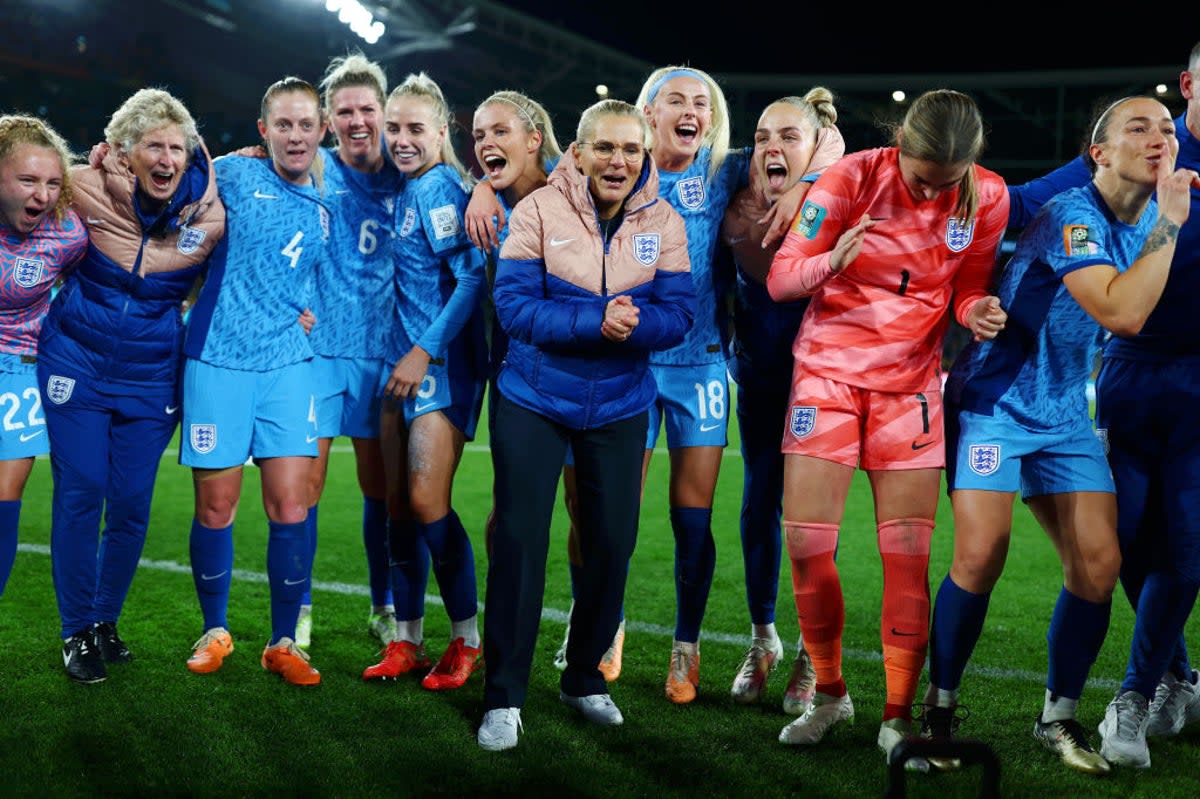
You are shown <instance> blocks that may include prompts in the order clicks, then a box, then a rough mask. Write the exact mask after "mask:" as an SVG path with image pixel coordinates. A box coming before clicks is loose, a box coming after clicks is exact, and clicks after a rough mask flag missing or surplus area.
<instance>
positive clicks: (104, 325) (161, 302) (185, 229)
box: [38, 145, 225, 391]
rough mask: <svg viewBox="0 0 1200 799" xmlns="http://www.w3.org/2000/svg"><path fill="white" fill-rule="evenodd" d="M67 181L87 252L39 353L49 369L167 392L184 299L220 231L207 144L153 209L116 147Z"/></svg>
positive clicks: (54, 308)
mask: <svg viewBox="0 0 1200 799" xmlns="http://www.w3.org/2000/svg"><path fill="white" fill-rule="evenodd" d="M72 179H73V181H74V190H75V199H74V208H75V210H76V212H77V213H78V214H79V216H80V217H81V218H83V220H84V222H85V224H86V225H87V228H88V237H89V244H88V250H87V255H86V256H84V259H83V261H82V262H81V263H80V265H79V268H78V269H76V270H75V272H73V273H72V274H71V276H70V277H69V278H68V279H67V282H66V284H65V285H64V286H63V288H62V290H61V291H60V292H59V293H58V296H57V297H56V298H55V300H54V303H53V304H52V305H51V306H50V312H49V314H48V315H47V317H46V322H45V324H44V325H43V327H42V334H41V338H40V341H39V345H38V350H39V352H38V357H39V359H41V360H43V361H45V362H48V363H49V364H52V369H53V371H54V372H55V373H56V374H63V375H67V376H70V377H74V378H82V379H85V380H88V381H89V382H93V383H100V384H102V385H105V386H107V387H108V389H109V390H111V391H138V390H146V389H150V390H155V389H167V390H173V389H174V387H175V384H176V381H177V378H178V375H179V366H180V350H181V346H182V342H183V322H182V311H181V307H182V303H183V301H184V299H185V298H186V297H187V295H188V293H189V292H190V291H191V289H192V287H193V286H194V285H195V283H196V280H197V278H198V277H199V275H200V271H201V268H202V265H203V264H204V261H205V259H206V258H207V257H208V254H209V253H210V252H211V251H212V249H213V247H214V246H216V243H217V242H218V241H219V240H220V239H221V236H222V235H223V234H224V232H225V208H224V206H222V205H221V200H220V199H219V198H218V196H217V183H216V177H215V175H214V173H213V171H212V165H211V163H210V160H209V156H208V152H207V151H206V150H205V149H204V147H203V145H201V146H200V147H198V148H196V151H195V152H194V153H193V155H192V158H191V160H190V162H189V164H188V166H187V168H186V170H185V172H184V175H183V177H182V179H181V180H180V184H179V188H178V189H177V190H176V192H175V196H174V197H173V198H172V199H171V201H170V202H169V203H168V204H167V207H166V208H165V209H163V211H162V212H161V213H159V214H157V215H153V216H152V215H148V214H145V213H143V212H142V210H141V208H140V207H139V206H138V204H137V200H136V192H137V185H136V180H135V178H134V176H133V173H131V172H130V171H129V170H128V169H127V168H126V167H125V166H124V164H123V163H122V162H121V160H120V158H119V156H118V154H117V153H116V152H115V151H114V152H112V153H110V154H109V155H108V156H107V157H106V158H105V159H104V162H103V164H102V165H101V168H100V169H93V168H91V167H88V166H83V167H78V168H76V169H75V170H73V171H72Z"/></svg>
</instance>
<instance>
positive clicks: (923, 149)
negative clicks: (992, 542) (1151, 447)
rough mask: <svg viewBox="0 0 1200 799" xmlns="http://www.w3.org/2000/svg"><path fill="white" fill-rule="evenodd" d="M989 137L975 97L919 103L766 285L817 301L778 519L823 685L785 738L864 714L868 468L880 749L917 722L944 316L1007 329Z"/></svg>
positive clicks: (792, 245)
mask: <svg viewBox="0 0 1200 799" xmlns="http://www.w3.org/2000/svg"><path fill="white" fill-rule="evenodd" d="M983 141H984V139H983V121H982V119H980V116H979V110H978V108H976V106H975V103H974V102H973V101H972V100H971V99H970V98H969V97H967V96H966V95H964V94H960V93H958V92H953V91H945V90H939V91H933V92H927V93H925V94H923V95H921V96H920V97H918V98H917V99H916V100H915V101H914V102H913V104H912V106H911V107H910V108H909V109H908V113H906V114H905V116H904V120H903V122H902V123H901V124H900V125H899V126H898V127H897V129H896V132H895V146H894V147H888V148H882V149H877V150H868V151H865V152H860V153H855V154H854V155H851V156H847V157H846V158H843V159H842V160H841V161H839V162H838V163H836V164H834V165H833V166H832V167H830V168H829V169H828V170H827V171H826V172H825V174H824V175H823V176H822V177H821V178H820V179H819V180H818V181H817V183H816V185H814V186H813V188H812V190H811V191H810V192H809V195H808V197H807V199H806V200H805V202H804V207H803V208H802V210H801V213H800V218H799V219H798V220H797V222H796V224H795V226H794V227H793V229H792V230H791V232H789V233H788V235H787V238H786V240H785V241H784V243H783V245H782V246H781V247H780V250H779V253H778V254H777V255H776V256H775V260H774V262H773V264H772V266H771V272H770V274H769V275H768V278H767V288H768V290H769V291H770V294H771V297H772V298H773V299H775V300H776V301H781V302H783V301H793V300H797V299H800V298H801V297H805V296H809V295H811V296H812V301H811V304H810V305H809V308H808V312H807V313H806V314H805V316H804V321H803V323H802V324H801V327H800V333H799V334H798V335H797V337H796V344H795V347H794V348H793V354H794V355H795V358H796V367H795V371H794V372H793V377H792V395H791V400H790V403H789V405H790V410H789V412H788V418H787V429H786V431H785V433H784V438H783V452H784V456H785V457H784V461H785V464H784V499H783V514H784V529H785V531H786V540H787V549H788V555H789V557H790V558H791V561H792V582H793V586H794V589H795V594H796V611H797V613H798V615H799V617H800V629H801V633H802V634H803V636H804V646H805V648H806V649H807V651H808V653H809V655H810V656H811V658H812V661H813V667H814V669H815V671H816V677H817V684H816V694H815V696H814V698H813V703H812V705H811V706H810V707H809V708H808V710H806V711H805V713H804V715H802V716H801V717H800V718H798V719H796V720H795V721H794V722H792V723H791V724H789V725H788V726H787V727H785V728H784V729H783V731H782V732H781V733H780V736H779V738H780V740H781V741H782V742H784V743H790V744H815V743H817V742H818V741H820V740H821V739H822V738H823V737H824V735H825V733H826V731H827V730H828V729H829V727H830V726H832V725H833V724H835V723H837V722H839V721H843V720H845V719H848V718H851V717H852V716H853V714H854V705H853V704H852V703H851V701H850V696H849V694H848V693H847V692H846V683H845V682H844V681H843V679H842V669H841V665H842V664H841V649H842V647H841V641H842V626H843V624H844V622H845V611H844V608H843V603H842V589H841V584H840V581H839V579H838V573H837V566H836V565H835V563H834V552H835V551H836V549H837V538H838V525H839V523H840V522H841V518H842V512H843V507H844V505H845V501H846V495H847V492H848V491H849V489H850V479H851V477H852V476H853V474H854V469H855V466H856V465H858V464H861V466H862V468H863V469H864V470H866V472H867V475H868V477H869V478H870V481H871V487H872V491H873V494H874V497H875V518H876V523H877V524H878V543H879V551H880V554H881V556H882V558H883V571H884V596H883V613H882V618H881V636H882V638H883V658H884V672H885V674H886V677H887V702H886V704H885V706H884V713H883V724H882V726H881V727H880V731H879V746H880V748H881V749H883V751H884V752H885V753H888V754H890V752H891V750H892V748H893V747H894V746H895V745H896V743H897V742H899V741H900V740H901V739H902V738H903V737H904V735H905V734H907V733H908V731H909V727H910V726H911V722H912V711H911V705H912V700H913V696H914V695H915V693H916V684H917V679H918V678H919V676H920V673H921V668H922V666H923V664H924V661H925V648H926V642H927V640H928V636H929V584H928V575H927V572H928V568H929V542H930V539H931V537H932V534H933V525H934V521H933V520H934V513H935V511H936V509H937V499H938V487H939V483H940V480H941V474H940V469H941V468H942V466H943V465H944V463H945V452H944V448H943V441H942V421H941V420H942V413H941V378H940V374H939V368H938V367H939V363H940V361H941V354H942V340H943V338H944V336H945V332H946V327H947V325H948V323H949V319H948V317H947V314H946V310H947V308H949V307H950V305H951V301H952V300H953V305H954V311H955V316H956V318H957V319H958V321H959V322H960V323H961V324H962V325H963V326H964V327H967V328H968V329H970V330H971V332H972V333H973V334H974V335H975V336H977V337H979V338H991V337H994V336H995V335H996V333H997V332H999V331H1000V329H1001V328H1003V326H1004V320H1005V315H1004V312H1003V311H1002V310H1000V307H999V304H998V302H997V300H996V298H995V297H988V296H986V288H987V286H988V283H989V280H990V278H991V273H992V264H993V261H994V259H995V253H996V248H997V246H998V244H999V242H1000V238H1001V236H1002V235H1003V233H1004V226H1005V223H1006V222H1007V219H1008V194H1007V192H1006V190H1005V187H1004V182H1003V181H1002V180H1001V179H1000V177H999V176H997V175H995V174H994V173H992V172H989V171H987V170H985V169H983V168H982V167H980V166H978V165H977V164H976V163H975V161H976V159H977V158H978V157H979V154H980V152H981V151H982V149H983ZM910 762H914V763H915V761H910ZM924 765H925V767H927V764H924Z"/></svg>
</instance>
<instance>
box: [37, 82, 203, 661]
mask: <svg viewBox="0 0 1200 799" xmlns="http://www.w3.org/2000/svg"><path fill="white" fill-rule="evenodd" d="M104 136H105V140H106V142H107V143H108V145H109V148H108V152H107V154H106V155H105V156H104V159H103V161H102V163H101V164H100V167H99V169H93V168H91V167H88V166H80V167H76V168H75V169H74V170H73V171H72V179H73V182H74V185H73V189H74V199H73V201H72V204H73V207H74V208H75V210H76V212H77V213H78V214H79V215H80V217H82V218H83V219H84V220H86V222H87V228H88V239H89V243H88V250H87V255H86V256H84V259H83V261H82V263H81V264H80V267H79V269H77V270H75V271H74V272H72V273H71V275H70V277H68V279H67V282H66V284H65V285H64V286H63V289H62V291H61V292H59V294H58V297H57V298H56V299H55V301H54V303H53V304H52V305H51V307H50V312H49V314H48V315H47V317H46V323H45V325H44V327H43V328H42V333H41V339H40V343H39V347H38V383H39V384H40V385H41V386H42V396H43V397H44V398H45V399H46V400H47V402H46V404H45V405H44V409H45V412H46V430H47V433H48V435H49V438H50V452H51V455H50V466H51V469H52V471H53V474H54V498H53V508H52V514H51V519H52V521H51V533H50V559H51V561H52V563H53V566H54V587H55V592H56V593H57V595H58V609H59V614H60V615H61V616H62V635H63V638H64V639H65V641H66V642H65V644H64V645H63V662H64V663H65V665H66V669H67V673H68V674H69V675H70V676H71V678H72V679H74V680H76V681H78V682H97V681H99V680H103V679H104V677H105V676H106V672H105V668H104V663H105V662H108V663H113V662H124V661H128V660H130V659H131V657H132V655H131V654H130V652H129V649H128V647H126V646H125V642H124V641H122V640H121V637H120V636H119V635H118V634H117V620H118V618H119V617H120V614H121V607H122V605H123V604H124V602H125V596H126V594H127V593H128V592H129V586H130V584H131V583H132V582H133V575H134V572H135V570H136V569H137V564H138V559H139V558H140V557H141V554H142V545H143V544H144V543H145V540H146V527H147V525H148V524H149V521H150V500H151V495H152V493H153V491H154V478H155V475H157V473H158V465H159V460H160V459H161V457H162V452H163V450H164V449H166V446H167V443H168V442H169V441H170V440H171V435H172V434H173V433H174V432H175V424H176V422H177V421H178V411H179V391H178V385H177V380H178V375H179V355H180V347H181V345H182V343H183V315H182V312H181V308H182V304H183V300H184V298H185V297H187V295H188V293H189V292H190V291H191V289H192V287H193V285H194V284H195V283H196V280H197V278H198V277H199V275H200V265H201V264H202V263H203V261H204V260H205V258H207V257H208V255H209V253H210V252H212V250H213V248H214V247H216V245H217V242H218V241H219V240H220V238H221V236H222V235H223V233H224V232H225V209H224V208H223V207H222V206H221V201H220V200H219V199H218V197H217V185H216V176H215V175H214V173H213V171H212V168H211V165H210V163H209V157H208V152H207V151H206V150H205V149H204V144H203V143H202V142H201V141H200V136H199V134H198V133H197V132H196V123H195V121H194V120H193V119H192V115H191V114H189V113H188V110H187V109H186V108H185V107H184V106H183V103H181V102H179V100H177V99H175V98H174V97H172V96H171V95H170V94H168V93H166V92H164V91H162V90H159V89H142V90H141V91H139V92H137V93H135V94H134V95H133V96H131V97H130V98H129V99H128V100H126V101H125V103H124V104H122V105H121V107H120V108H118V109H117V110H116V112H115V113H114V114H113V116H112V118H111V119H110V120H109V123H108V127H106V128H105V129H104ZM116 464H119V468H117V467H115V465H116ZM102 508H103V510H104V522H105V524H104V534H103V536H102V537H101V542H100V548H99V551H97V548H96V537H97V535H98V534H99V530H100V512H101V509H102ZM93 627H94V628H95V629H94V631H93Z"/></svg>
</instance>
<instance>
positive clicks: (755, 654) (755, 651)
mask: <svg viewBox="0 0 1200 799" xmlns="http://www.w3.org/2000/svg"><path fill="white" fill-rule="evenodd" d="M772 654H773V653H772V652H771V650H769V649H766V648H764V647H762V646H759V645H758V644H752V645H751V646H750V648H749V649H747V650H746V654H745V655H743V656H742V670H741V672H739V674H738V676H739V677H742V678H744V679H747V680H748V679H750V678H751V677H753V676H754V675H755V674H757V673H758V672H759V665H758V664H759V663H760V662H762V661H763V660H765V659H767V658H769V657H770V656H771V655H772ZM774 666H775V664H774V663H773V662H772V663H770V664H769V665H768V666H767V671H770V670H771V669H772V668H774Z"/></svg>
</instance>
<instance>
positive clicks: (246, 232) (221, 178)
mask: <svg viewBox="0 0 1200 799" xmlns="http://www.w3.org/2000/svg"><path fill="white" fill-rule="evenodd" d="M213 166H214V168H215V169H216V172H217V181H218V186H219V189H220V193H221V200H222V201H223V202H224V204H225V213H226V217H227V219H226V230H225V237H224V238H223V239H221V243H220V244H219V245H217V247H216V249H215V250H213V253H212V255H211V256H210V257H209V259H208V264H207V266H206V270H207V271H206V275H205V280H204V286H203V287H202V288H201V289H200V296H199V297H198V298H197V300H196V305H195V306H194V307H193V308H192V311H191V314H190V317H189V320H188V330H187V338H186V340H185V342H184V354H185V355H187V357H189V358H194V359H196V360H200V361H204V362H206V363H209V364H212V365H214V366H222V367H225V368H228V369H245V370H251V371H265V370H268V369H274V368H278V367H281V366H286V365H288V364H291V363H296V362H297V361H302V360H306V359H308V358H311V357H312V356H313V350H312V346H311V345H310V343H309V340H308V336H307V335H306V334H305V332H304V329H303V328H301V327H300V324H299V323H298V322H297V319H298V318H299V316H300V313H301V312H302V311H303V310H304V309H305V308H310V307H312V303H313V293H314V292H313V290H314V284H315V280H314V276H315V273H316V271H317V269H318V264H322V268H324V263H325V258H326V253H325V248H326V245H327V243H328V241H329V238H330V227H331V220H330V213H329V209H328V206H327V205H326V204H325V201H324V199H322V197H321V195H320V194H318V192H317V189H316V188H315V187H314V186H294V185H292V184H290V183H287V182H286V181H284V180H283V179H282V178H280V177H279V176H278V175H277V174H276V173H275V170H274V168H273V165H272V162H271V161H269V160H263V159H259V158H240V157H227V158H219V159H217V160H216V161H214V162H213Z"/></svg>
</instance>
